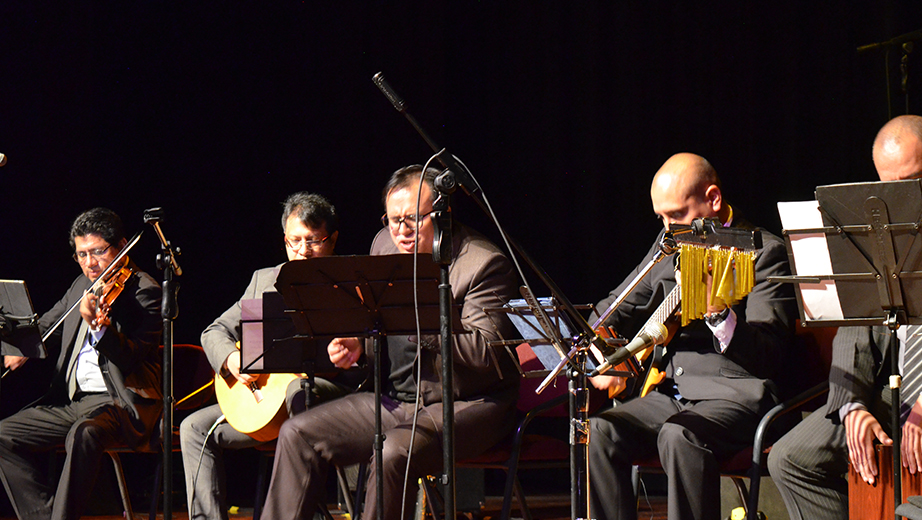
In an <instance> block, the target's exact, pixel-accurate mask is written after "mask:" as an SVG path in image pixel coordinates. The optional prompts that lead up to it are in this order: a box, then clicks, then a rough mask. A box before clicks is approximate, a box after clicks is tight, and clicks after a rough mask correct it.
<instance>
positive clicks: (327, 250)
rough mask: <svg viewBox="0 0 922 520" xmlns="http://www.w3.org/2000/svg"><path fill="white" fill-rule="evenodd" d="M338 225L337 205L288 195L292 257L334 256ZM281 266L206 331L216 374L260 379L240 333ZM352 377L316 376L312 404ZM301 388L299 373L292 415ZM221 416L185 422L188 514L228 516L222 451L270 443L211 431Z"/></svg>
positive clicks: (301, 403)
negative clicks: (248, 362)
mask: <svg viewBox="0 0 922 520" xmlns="http://www.w3.org/2000/svg"><path fill="white" fill-rule="evenodd" d="M338 227H339V217H338V216H337V214H336V209H335V208H334V207H333V205H332V204H330V202H329V201H328V200H327V199H325V198H324V197H322V196H320V195H316V194H312V193H307V192H298V193H294V194H292V195H290V196H289V197H288V198H287V199H286V200H285V203H284V209H283V211H282V230H283V232H284V240H285V252H286V253H287V254H288V260H289V261H293V260H304V259H308V258H312V257H324V256H330V255H332V254H333V250H334V248H335V247H336V239H337V238H338V237H339V231H338ZM280 267H281V265H278V266H276V267H267V268H264V269H259V270H257V271H256V272H254V273H253V278H252V279H251V280H250V284H249V285H248V286H247V288H246V290H245V291H244V292H243V296H242V297H241V299H240V301H237V302H236V303H234V305H232V306H231V307H230V308H229V309H227V310H226V311H224V313H223V314H222V315H221V316H219V317H218V319H216V320H215V321H214V323H212V324H211V325H209V326H208V328H206V329H205V331H204V332H202V347H203V348H204V350H205V354H206V355H207V356H208V361H209V362H210V363H211V366H212V368H214V371H215V373H221V374H224V375H226V376H232V377H234V378H236V379H237V380H238V381H239V382H240V383H243V384H244V385H245V384H248V383H251V382H253V381H255V380H256V379H257V377H258V376H257V375H256V374H241V373H240V351H239V350H238V344H239V342H240V338H241V325H240V318H241V308H242V303H241V302H242V301H243V300H251V299H254V298H259V299H261V298H262V297H263V293H264V292H267V291H275V279H276V276H277V275H278V270H279V268H280ZM353 379H355V378H354V377H353V374H341V375H340V376H337V378H335V379H334V380H326V379H322V378H319V377H318V378H314V384H313V390H312V393H313V395H312V398H311V403H312V404H313V403H320V402H323V401H329V400H331V399H334V398H336V397H340V396H342V395H345V394H347V393H349V392H350V391H352V390H354V388H355V386H357V384H356V382H354V381H352V380H353ZM301 388H302V386H301V380H300V379H299V378H294V379H293V380H292V381H291V382H290V383H289V385H288V391H287V394H286V399H285V406H286V407H287V409H288V413H289V415H294V414H295V413H298V412H301V411H303V410H304V408H305V402H306V401H305V395H304V391H303V390H302V389H301ZM269 401H270V400H267V401H266V403H267V404H268V403H269ZM222 404H223V405H224V406H230V405H233V403H222ZM220 417H223V415H222V411H221V405H218V404H215V405H212V406H209V407H207V408H204V409H202V410H198V411H196V412H195V413H193V414H192V415H190V416H189V417H187V418H186V419H185V420H183V421H182V424H181V425H180V430H179V431H180V442H181V446H182V457H183V470H184V471H185V475H186V500H187V503H188V507H189V518H200V519H213V518H223V519H227V518H228V506H227V496H226V491H225V487H226V486H225V480H226V473H225V471H226V470H225V467H224V458H223V454H222V452H223V450H225V449H242V448H248V447H253V446H257V445H259V444H262V443H263V442H265V441H264V440H263V441H260V440H256V439H254V438H253V437H251V436H249V435H247V434H245V433H242V432H239V431H237V430H236V429H234V427H233V426H231V425H230V424H228V423H226V422H221V423H220V424H218V425H217V427H216V428H215V430H214V431H213V432H212V433H211V434H210V435H208V431H209V429H211V428H212V426H213V425H215V424H216V423H217V422H218V419H219V418H220ZM260 437H262V436H260Z"/></svg>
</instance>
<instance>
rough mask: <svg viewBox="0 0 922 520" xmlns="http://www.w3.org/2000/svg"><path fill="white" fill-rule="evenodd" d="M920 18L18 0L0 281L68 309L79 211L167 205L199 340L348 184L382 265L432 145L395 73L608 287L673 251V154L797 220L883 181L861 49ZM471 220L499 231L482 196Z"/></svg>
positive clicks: (896, 7)
mask: <svg viewBox="0 0 922 520" xmlns="http://www.w3.org/2000/svg"><path fill="white" fill-rule="evenodd" d="M920 15H922V3H919V2H896V1H892V0H888V1H879V0H874V1H856V2H831V1H827V2H797V3H795V2H780V3H777V2H773V3H755V2H751V3H749V2H722V3H709V5H708V6H707V7H703V6H700V5H698V3H695V2H608V3H604V2H586V3H581V4H579V5H575V3H569V2H527V3H526V2H451V3H449V2H446V1H431V2H384V1H369V2H328V3H319V2H294V1H283V0H280V1H272V2H255V1H253V2H231V3H227V2H179V1H154V0H150V1H135V2H122V1H100V2H41V1H40V2H0V152H2V153H5V154H7V156H8V159H9V163H8V164H7V165H6V166H5V167H3V168H2V169H0V224H2V227H0V229H2V231H0V277H2V278H11V279H12V278H15V279H19V278H22V279H25V280H27V281H28V283H29V285H30V288H31V291H32V296H33V300H34V302H35V304H36V307H37V308H38V309H39V310H40V311H43V310H45V309H48V308H49V307H50V306H51V305H52V304H53V302H54V301H55V300H56V299H57V298H59V297H60V296H61V295H62V294H63V291H64V289H65V288H66V287H68V286H69V284H70V282H71V280H72V279H73V277H74V276H75V275H76V274H77V273H78V272H79V270H78V267H77V265H76V264H75V263H73V261H72V260H70V258H69V255H70V253H71V251H70V250H69V247H68V245H67V231H68V226H69V224H70V222H71V221H72V219H73V218H74V217H75V216H76V215H77V214H78V213H79V212H80V211H82V210H84V209H87V208H90V207H93V206H98V205H104V206H108V207H111V208H112V209H114V210H116V211H117V212H118V213H119V214H121V216H122V217H123V219H124V220H125V222H126V224H127V226H128V228H129V233H133V232H134V231H137V230H138V229H141V228H143V227H144V226H143V225H142V214H143V210H144V209H146V208H149V207H154V206H161V207H163V208H164V209H165V211H166V215H167V221H166V222H165V223H164V224H163V229H164V231H165V233H166V235H167V237H168V238H170V239H171V240H172V241H173V243H174V244H175V245H177V246H180V247H181V249H182V251H183V255H182V256H181V257H180V259H179V261H180V264H181V265H182V267H183V268H184V270H185V275H184V276H183V277H182V279H181V282H182V289H181V291H180V300H179V301H180V316H179V318H178V320H177V322H176V326H175V339H176V341H177V342H187V343H197V342H198V341H199V334H200V332H201V330H202V329H203V328H204V327H205V326H206V325H207V324H208V323H210V322H211V321H212V320H213V319H214V318H215V317H216V316H217V315H218V314H219V313H220V312H222V311H223V310H224V309H225V308H226V307H228V306H229V305H230V304H231V303H232V302H233V301H234V300H236V299H237V298H238V297H239V296H240V294H241V293H242V291H243V289H244V287H245V286H246V284H247V282H248V280H249V276H250V273H251V272H252V271H253V270H254V269H256V268H259V267H264V266H268V265H274V264H276V263H278V262H280V261H282V260H283V259H284V258H285V256H284V251H283V249H282V241H281V236H282V235H281V228H280V218H279V217H280V210H281V206H280V202H281V201H282V200H283V199H284V197H285V196H286V195H287V194H288V193H291V192H293V191H297V190H311V191H316V192H319V193H322V194H324V195H326V196H328V197H329V198H330V199H331V200H332V201H333V202H334V204H335V205H336V206H337V208H338V210H339V212H340V214H341V217H342V229H341V237H340V241H339V245H338V247H337V251H338V252H339V253H340V254H364V253H365V252H366V251H367V247H368V245H369V243H370V240H371V238H372V236H373V235H374V233H375V232H376V231H377V230H378V228H379V226H380V224H378V220H377V219H378V217H379V216H380V214H381V213H382V207H381V203H380V189H381V187H382V186H383V184H384V182H385V181H386V179H387V178H388V175H389V174H390V173H391V172H392V171H393V170H395V169H397V168H398V167H400V166H403V165H406V164H410V163H421V162H425V161H426V160H427V158H428V157H429V154H430V152H429V150H428V148H427V147H426V146H425V144H424V143H423V141H422V140H421V139H420V138H419V137H418V136H417V135H416V133H415V132H414V131H413V129H412V128H411V127H410V125H409V124H408V123H407V122H406V121H404V120H403V118H402V117H401V116H400V115H399V114H398V113H397V112H396V111H394V109H393V108H392V107H391V106H390V104H389V103H388V102H387V101H386V99H385V98H384V97H383V96H382V95H381V93H380V92H379V91H378V90H377V89H376V88H375V86H374V85H373V84H372V82H371V77H372V75H373V74H374V73H375V72H378V71H383V72H384V73H385V75H386V76H387V78H388V79H389V81H390V82H391V84H392V85H393V86H394V88H395V89H396V90H397V91H398V92H399V93H400V94H401V95H402V96H403V97H404V98H405V99H406V100H407V102H408V105H409V108H410V111H411V112H412V113H413V114H414V115H415V116H416V118H417V119H418V120H419V121H420V122H421V123H422V125H423V126H424V127H425V128H427V129H428V131H429V132H430V134H431V135H432V137H433V138H434V139H435V141H436V142H437V143H439V144H441V145H442V146H445V147H447V148H448V149H449V150H450V151H452V152H453V153H455V154H456V155H458V156H459V157H460V158H461V159H462V160H463V161H464V162H465V163H466V164H467V165H468V166H469V167H470V168H471V170H472V171H473V172H474V174H475V175H476V176H477V178H478V179H479V180H480V182H481V184H482V185H483V187H484V190H485V192H486V194H487V195H488V197H489V199H490V201H491V202H492V204H493V206H494V208H495V209H496V211H497V214H498V216H499V218H500V220H501V222H502V223H503V224H504V226H505V227H506V229H507V231H508V232H509V233H510V234H511V235H512V236H513V237H516V238H517V239H518V240H519V241H520V242H521V243H522V244H523V245H524V246H525V247H526V248H527V249H528V250H529V251H530V252H531V254H532V255H533V256H534V257H535V258H536V259H537V260H538V261H539V262H540V263H541V264H542V265H543V267H544V268H545V269H546V271H547V272H548V273H549V274H550V275H551V276H552V277H553V278H554V279H555V280H556V281H557V282H558V284H559V285H560V286H561V287H562V288H563V290H564V291H565V292H566V293H567V294H568V296H569V297H570V299H571V300H573V301H574V302H578V303H583V302H594V301H597V300H599V299H600V298H601V297H602V296H603V295H604V294H606V293H607V291H609V290H610V289H611V288H612V287H613V286H614V285H615V284H616V283H617V282H618V281H620V280H621V279H622V278H623V277H624V276H625V275H626V274H627V272H628V271H629V270H630V269H631V268H632V267H633V266H634V265H635V264H636V263H637V261H638V260H639V258H640V257H641V255H643V253H644V252H645V251H646V249H647V247H648V246H649V244H650V242H651V240H652V238H653V236H654V234H655V233H656V231H657V229H658V226H659V224H658V222H657V221H656V220H655V218H654V216H653V213H652V210H651V207H650V202H649V197H648V189H649V182H650V179H651V177H652V174H653V173H654V172H655V171H656V169H657V168H658V167H659V165H660V164H661V163H662V162H663V161H664V160H665V159H666V158H667V157H668V156H669V155H671V154H673V153H675V152H679V151H692V152H697V153H700V154H702V155H704V156H705V157H707V158H708V159H710V160H711V162H712V163H713V164H714V165H715V167H716V168H717V170H718V172H719V173H720V175H721V176H722V178H723V180H724V183H725V190H724V191H725V197H726V198H728V199H729V200H730V202H731V203H733V204H734V205H735V206H736V207H737V209H739V210H741V211H743V212H745V214H746V215H747V216H748V217H749V219H750V220H752V221H754V222H756V223H760V224H762V225H765V226H767V227H768V228H770V229H773V230H775V231H776V232H777V231H779V227H780V225H779V221H778V217H777V211H776V208H775V203H776V202H777V201H779V200H800V199H806V198H811V197H812V195H813V189H814V188H815V186H817V185H822V184H829V183H834V182H853V181H860V180H870V179H874V178H876V176H875V173H874V170H873V165H872V163H871V159H870V148H871V143H872V140H873V137H874V135H875V133H876V131H877V129H878V128H879V127H880V126H881V125H882V124H883V123H884V122H885V121H886V120H887V118H888V101H887V83H886V76H885V59H884V58H885V55H884V54H883V53H882V52H869V53H862V54H859V53H857V52H856V47H858V46H859V45H862V44H866V43H871V42H877V41H882V40H886V39H889V38H891V37H893V36H896V35H899V34H903V33H906V32H909V31H915V30H917V29H920V28H922V16H920ZM919 53H922V51H919V52H917V53H916V54H914V55H911V56H910V59H909V70H910V91H911V95H912V97H911V107H910V108H911V109H915V111H916V112H918V109H919V102H918V100H919V95H920V94H922V88H920V83H922V74H920V72H922V60H920V59H919V56H918V54H919ZM899 58H900V55H899V52H894V53H893V54H892V55H891V56H890V58H889V64H890V76H891V83H892V85H891V87H890V90H891V93H892V95H893V100H892V102H891V105H892V107H893V108H892V112H893V114H894V115H898V114H901V113H904V112H905V106H904V103H903V99H902V97H901V94H900V93H899ZM456 212H457V214H458V215H460V218H461V219H462V220H466V221H468V222H472V223H474V224H475V225H476V226H477V227H479V228H480V229H482V230H484V231H487V232H488V233H489V232H490V229H489V225H488V223H487V222H486V220H485V219H484V218H483V217H482V216H481V215H479V213H478V212H477V210H476V207H474V206H473V204H471V203H470V202H469V201H465V200H464V197H463V196H461V197H458V201H457V206H456ZM494 236H495V235H494ZM158 251H159V246H158V244H157V241H156V240H155V237H154V235H153V233H150V232H148V234H147V236H146V237H145V238H144V239H143V240H142V243H141V244H140V245H139V246H138V247H137V251H136V252H135V253H134V254H133V255H132V256H133V258H134V259H135V260H136V261H137V262H138V263H139V264H141V266H142V267H145V268H146V269H147V270H148V271H149V272H151V273H152V274H153V275H154V276H155V277H156V278H161V276H162V275H161V273H160V272H159V271H157V270H156V268H155V266H154V261H153V260H154V257H155V255H156V253H157V252H158ZM532 281H534V279H533V280H532ZM7 379H10V378H7ZM5 382H6V381H4V383H5ZM7 395H9V394H7ZM5 397H6V396H5ZM6 401H7V402H6V403H4V408H7V407H8V406H10V405H9V404H8V403H9V401H8V400H6Z"/></svg>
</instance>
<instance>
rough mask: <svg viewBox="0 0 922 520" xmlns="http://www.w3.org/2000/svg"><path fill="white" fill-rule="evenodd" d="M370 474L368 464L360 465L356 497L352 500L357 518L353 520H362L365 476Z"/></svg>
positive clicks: (356, 482) (356, 479) (356, 481)
mask: <svg viewBox="0 0 922 520" xmlns="http://www.w3.org/2000/svg"><path fill="white" fill-rule="evenodd" d="M366 473H368V463H367V462H363V463H361V464H359V474H358V476H357V477H356V478H355V495H353V498H352V507H353V508H354V509H355V516H353V517H352V520H360V519H361V517H362V511H363V510H364V509H365V480H366V479H365V476H366V475H365V474H366Z"/></svg>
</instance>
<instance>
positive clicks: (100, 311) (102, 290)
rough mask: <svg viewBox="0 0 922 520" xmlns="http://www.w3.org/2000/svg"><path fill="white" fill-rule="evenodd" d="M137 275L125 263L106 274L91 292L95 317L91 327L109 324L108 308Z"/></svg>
mask: <svg viewBox="0 0 922 520" xmlns="http://www.w3.org/2000/svg"><path fill="white" fill-rule="evenodd" d="M135 276H137V273H136V272H135V271H134V270H133V269H131V268H130V267H128V266H127V262H126V265H124V266H122V267H120V268H118V269H114V270H113V271H111V272H110V273H108V274H107V275H106V277H105V278H104V279H103V280H102V282H101V283H100V284H99V285H98V287H96V288H95V289H94V290H93V291H92V293H93V294H94V295H95V296H96V298H97V300H96V318H95V319H94V320H93V323H92V325H93V327H101V326H104V325H108V324H109V308H110V307H111V306H112V304H113V303H115V299H116V298H118V296H119V295H120V294H122V291H123V290H125V286H126V285H127V284H128V282H129V281H130V280H131V279H132V278H134V277H135Z"/></svg>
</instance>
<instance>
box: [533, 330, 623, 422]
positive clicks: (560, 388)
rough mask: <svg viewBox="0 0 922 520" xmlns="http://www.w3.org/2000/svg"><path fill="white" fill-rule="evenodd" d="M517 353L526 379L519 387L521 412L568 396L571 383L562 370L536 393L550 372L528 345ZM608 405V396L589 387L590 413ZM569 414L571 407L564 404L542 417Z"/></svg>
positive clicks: (565, 415)
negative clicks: (559, 397)
mask: <svg viewBox="0 0 922 520" xmlns="http://www.w3.org/2000/svg"><path fill="white" fill-rule="evenodd" d="M515 351H516V354H517V355H518V357H519V365H520V366H521V367H522V371H523V372H524V377H522V381H521V385H520V386H519V400H518V402H517V407H518V410H519V411H520V412H528V411H529V410H532V409H534V408H535V407H536V406H538V405H540V404H542V403H545V402H547V401H550V400H551V399H554V398H555V397H558V396H561V395H565V394H567V392H568V384H569V381H568V380H567V378H566V371H565V370H562V371H561V372H560V374H558V375H557V377H556V378H555V379H554V381H553V382H552V383H551V384H549V385H548V386H547V387H546V388H545V389H544V390H543V391H542V392H541V393H540V394H538V393H536V390H537V389H538V387H539V386H541V383H542V382H543V381H544V379H545V378H546V377H547V375H548V374H549V373H550V372H548V370H547V369H546V368H544V365H543V364H542V363H541V361H540V360H539V359H538V356H537V355H536V354H535V352H534V351H533V350H532V348H531V345H529V344H528V343H521V344H520V345H519V346H518V347H516V349H515ZM607 403H608V395H607V394H606V393H605V392H601V391H599V390H596V389H595V388H594V387H592V385H589V412H590V413H592V412H594V411H596V410H598V409H599V407H601V406H602V405H604V404H607ZM569 413H570V411H569V406H568V405H567V403H564V404H562V405H560V406H555V407H554V408H552V409H550V410H548V411H547V412H545V413H543V414H542V415H544V416H546V417H567V416H569Z"/></svg>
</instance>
